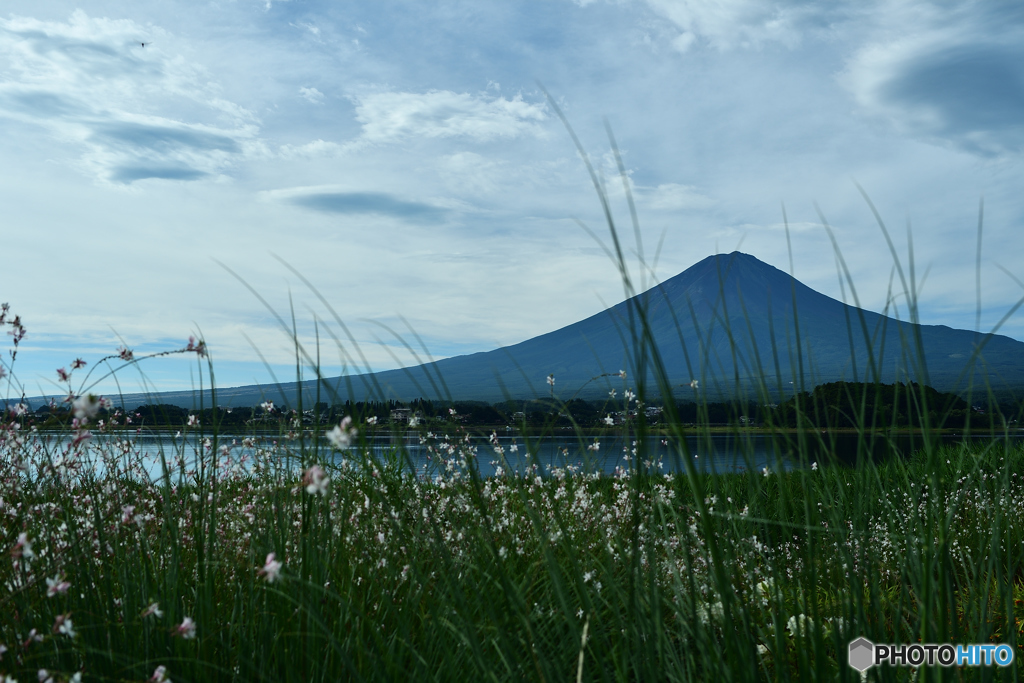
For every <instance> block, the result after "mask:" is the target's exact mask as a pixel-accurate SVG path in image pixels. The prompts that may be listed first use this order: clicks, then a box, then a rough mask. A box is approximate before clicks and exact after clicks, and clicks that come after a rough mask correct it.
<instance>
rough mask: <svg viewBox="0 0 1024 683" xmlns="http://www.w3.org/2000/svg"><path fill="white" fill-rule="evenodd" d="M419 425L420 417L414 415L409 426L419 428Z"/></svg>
mask: <svg viewBox="0 0 1024 683" xmlns="http://www.w3.org/2000/svg"><path fill="white" fill-rule="evenodd" d="M419 424H420V419H419V418H418V417H416V416H415V415H413V416H412V417H410V418H409V426H410V427H418V426H419Z"/></svg>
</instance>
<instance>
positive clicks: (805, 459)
mask: <svg viewBox="0 0 1024 683" xmlns="http://www.w3.org/2000/svg"><path fill="white" fill-rule="evenodd" d="M932 438H933V440H934V443H936V444H941V445H955V444H957V443H962V442H964V441H965V438H964V437H963V436H962V435H952V434H947V435H941V436H935V437H932ZM1009 438H1010V441H1011V442H1013V443H1015V444H1019V443H1021V442H1022V441H1024V434H1020V433H1018V435H1015V436H1012V437H1009ZM985 440H987V441H993V439H992V437H991V436H988V435H984V436H980V435H979V436H972V437H971V438H970V441H972V442H975V443H981V442H983V441H985ZM57 443H60V441H56V440H55V441H53V442H52V443H51V446H50V452H51V453H56V452H57V451H59V450H60V448H55V446H56V444H57ZM366 443H367V446H368V447H369V452H370V453H371V455H372V457H373V458H374V459H376V460H377V461H379V462H380V463H385V462H390V463H398V464H400V465H401V466H402V467H403V468H404V469H407V470H408V469H410V468H413V469H415V470H416V472H417V474H419V475H426V476H435V475H437V474H444V473H451V472H454V471H455V470H457V469H461V468H464V467H465V464H466V461H467V459H468V460H471V461H474V462H475V463H476V466H477V467H478V468H479V471H480V474H481V475H483V476H485V477H486V476H492V475H494V474H496V473H498V472H499V471H505V472H507V471H509V470H514V471H517V472H520V473H524V472H527V471H529V472H535V473H537V474H540V475H542V476H544V475H547V474H548V473H549V472H550V471H551V470H552V469H553V468H567V467H571V468H574V469H578V470H579V471H584V472H600V473H602V474H605V475H611V474H615V473H616V472H622V471H627V470H629V469H631V468H633V467H644V468H647V469H648V471H652V472H665V473H668V472H679V471H683V470H684V469H686V468H687V467H688V466H692V467H694V468H695V469H697V470H700V471H704V472H716V473H727V472H742V471H749V470H754V471H758V472H760V471H764V470H766V469H767V470H768V471H780V470H789V469H793V468H796V467H807V466H810V464H811V463H813V462H818V463H820V464H822V465H824V464H827V463H835V464H839V465H846V466H851V465H854V464H856V462H858V459H860V458H863V457H867V456H870V457H871V458H872V459H873V460H875V461H876V462H878V461H881V460H884V459H885V458H889V457H893V456H894V455H898V456H903V457H906V456H909V455H911V454H913V453H914V452H916V451H919V450H921V449H922V448H923V447H924V445H925V444H924V441H923V437H922V436H921V435H920V434H898V435H884V434H881V433H879V434H875V435H872V436H870V437H868V438H865V439H861V438H859V437H858V436H857V435H856V434H845V433H843V434H829V433H816V432H807V433H805V434H804V435H803V436H802V438H798V437H797V436H796V435H775V436H772V435H767V434H764V433H760V432H739V433H732V434H717V433H716V434H705V435H701V436H687V437H685V438H684V439H683V440H682V441H678V442H677V441H674V440H670V439H663V438H661V437H657V436H655V437H650V438H648V439H647V440H646V441H645V442H644V443H637V442H636V441H634V440H633V439H624V438H623V437H622V436H621V435H618V436H615V437H611V438H609V437H608V436H605V437H593V436H590V437H567V436H547V437H526V438H524V437H522V436H501V437H491V438H486V437H474V438H469V439H467V438H466V437H465V436H462V437H458V438H451V439H448V438H445V437H443V436H436V435H428V436H424V435H421V434H418V433H415V432H408V433H396V434H387V435H375V436H371V437H370V438H369V439H368V440H367V442H366ZM216 447H217V451H218V453H219V457H218V460H219V462H220V466H221V467H236V468H237V467H241V468H243V469H248V468H249V467H251V466H252V463H253V462H255V461H257V460H262V461H264V462H271V463H273V464H274V465H275V466H280V467H284V468H286V469H298V468H299V467H300V466H301V464H302V461H301V458H300V457H299V456H298V450H299V442H297V441H287V440H283V439H275V438H258V439H256V440H255V441H253V440H249V439H244V438H243V437H230V436H227V437H221V438H220V439H219V440H218V443H217V446H216ZM89 448H90V452H91V454H92V457H91V458H89V461H90V462H91V463H92V465H93V466H100V467H104V468H105V466H103V465H102V462H103V460H104V458H103V457H100V456H101V455H102V454H106V459H107V462H108V463H114V462H119V463H122V465H120V466H118V469H121V467H124V466H127V465H128V464H129V463H134V464H135V466H134V469H135V470H136V471H137V472H138V473H140V474H141V472H142V471H144V472H146V473H147V474H148V475H149V476H150V477H154V478H155V477H159V476H161V475H162V473H163V467H164V465H163V462H164V461H165V460H166V462H167V464H168V466H170V467H171V469H172V470H176V471H182V472H186V471H188V470H194V469H196V468H197V467H198V466H199V464H200V463H201V462H203V463H205V466H206V467H208V466H209V463H211V462H212V460H211V457H210V456H211V454H212V453H213V449H214V444H213V443H212V442H210V441H206V442H204V441H203V440H201V439H199V438H198V437H194V436H190V437H186V438H182V437H174V436H171V435H140V436H135V435H132V438H130V439H129V438H127V437H122V436H116V435H97V436H96V437H95V438H94V439H93V442H92V443H91V444H90V447H89ZM161 453H162V454H163V458H161ZM199 454H203V456H204V457H203V458H200V457H199ZM800 454H803V455H802V457H801V455H800ZM318 457H319V458H320V459H322V460H328V461H333V462H335V463H336V464H340V463H341V461H342V460H343V459H346V458H347V459H349V460H357V459H358V458H356V457H355V454H354V453H353V452H351V451H349V452H341V453H339V452H336V451H332V450H331V449H330V447H329V446H328V444H327V443H326V441H324V442H323V443H322V444H321V449H320V453H319V456H318ZM60 462H61V459H60V458H57V464H58V465H59V464H60ZM499 468H500V470H499Z"/></svg>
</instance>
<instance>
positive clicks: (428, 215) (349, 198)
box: [263, 186, 450, 223]
mask: <svg viewBox="0 0 1024 683" xmlns="http://www.w3.org/2000/svg"><path fill="white" fill-rule="evenodd" d="M263 196H264V198H265V199H267V200H270V201H277V202H283V203H285V204H291V205H294V206H300V207H302V208H305V209H312V210H313V211H319V212H321V213H327V214H340V215H374V216H385V217H389V218H396V219H400V220H402V221H408V222H412V223H437V222H440V221H443V220H444V219H445V218H446V217H447V216H448V215H449V213H450V208H449V207H445V206H441V205H439V204H438V203H431V202H426V201H418V200H415V199H411V198H403V197H399V196H397V195H394V194H389V193H387V192H365V191H364V192H360V191H351V190H344V189H339V188H336V187H331V186H321V187H296V188H288V189H283V190H274V191H271V192H267V193H264V195H263Z"/></svg>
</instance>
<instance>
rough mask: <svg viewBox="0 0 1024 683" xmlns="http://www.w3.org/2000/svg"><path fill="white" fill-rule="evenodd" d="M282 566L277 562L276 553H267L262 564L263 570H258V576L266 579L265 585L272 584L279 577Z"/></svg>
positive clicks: (282, 564)
mask: <svg viewBox="0 0 1024 683" xmlns="http://www.w3.org/2000/svg"><path fill="white" fill-rule="evenodd" d="M283 566H284V563H282V562H280V561H279V560H277V555H276V553H269V554H268V555H267V561H266V562H264V563H263V569H260V570H259V575H260V576H265V577H267V583H274V581H276V580H277V579H278V578H279V577H280V575H281V567H283Z"/></svg>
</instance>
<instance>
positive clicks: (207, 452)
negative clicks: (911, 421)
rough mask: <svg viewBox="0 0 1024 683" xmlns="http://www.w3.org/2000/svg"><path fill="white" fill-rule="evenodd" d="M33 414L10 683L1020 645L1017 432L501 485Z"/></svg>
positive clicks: (808, 657)
mask: <svg viewBox="0 0 1024 683" xmlns="http://www.w3.org/2000/svg"><path fill="white" fill-rule="evenodd" d="M16 424H17V422H16V421H15V420H11V421H9V422H8V424H7V429H6V430H5V431H4V435H5V437H4V441H3V445H2V446H0V449H2V450H0V454H2V463H3V468H4V469H3V476H2V484H0V486H2V488H0V499H2V500H3V503H2V506H0V514H2V515H3V520H4V522H3V525H2V529H3V531H2V534H3V535H2V536H0V543H2V544H3V546H2V547H4V548H5V549H6V552H5V555H6V556H7V558H8V559H6V560H4V561H3V563H2V564H0V581H2V585H3V586H4V588H3V593H2V594H0V643H2V644H3V648H5V649H4V653H3V658H2V659H0V672H2V673H4V674H6V675H8V676H12V677H15V678H17V679H19V680H23V681H24V680H36V678H37V676H39V680H43V679H45V678H46V677H50V678H52V679H53V680H55V681H56V680H70V679H72V678H73V677H74V676H75V675H76V674H78V673H79V672H81V675H82V677H83V680H93V679H95V680H138V681H141V680H147V679H151V680H169V679H172V678H173V680H182V681H184V680H224V681H229V680H230V681H251V680H275V681H277V680H296V681H310V680H324V681H334V680H342V679H344V680H391V679H396V678H406V677H408V678H411V679H413V680H508V681H512V680H528V679H529V680H710V679H716V678H719V677H727V678H728V679H729V680H750V681H754V680H775V679H787V680H789V679H796V680H824V679H828V680H835V679H837V678H838V679H839V680H854V679H859V675H858V674H857V672H855V671H854V670H852V669H850V668H849V667H847V666H846V663H845V652H846V647H847V643H848V642H849V641H850V640H852V639H854V638H856V637H859V636H864V637H867V638H868V639H869V640H872V641H873V642H918V641H921V642H962V643H971V642H979V643H985V642H1005V643H1009V644H1011V645H1012V646H1013V647H1015V648H1016V647H1017V644H1018V639H1019V638H1020V637H1021V633H1022V631H1021V629H1022V627H1024V609H1022V608H1021V605H1024V602H1022V601H1024V574H1022V571H1021V569H1022V568H1024V557H1022V555H1024V490H1022V489H1024V481H1022V477H1021V475H1019V474H1018V473H1019V472H1024V451H1022V450H1021V449H1019V448H1013V447H1007V446H1006V445H1005V444H1003V443H995V442H993V443H990V444H988V445H986V446H984V447H979V448H975V449H970V448H966V447H965V448H947V449H941V450H936V451H933V452H931V453H928V454H922V455H920V456H918V457H916V458H914V459H912V460H910V461H904V460H900V459H892V460H889V461H887V462H886V463H884V464H882V465H878V466H876V465H873V464H871V462H870V461H866V462H864V463H863V464H862V465H861V466H859V467H856V468H844V467H838V466H828V465H825V464H821V465H818V464H817V463H814V464H811V463H804V465H805V467H802V468H798V469H795V470H791V471H782V470H781V469H777V470H772V469H768V470H766V471H755V470H753V469H751V470H750V471H748V472H747V473H745V474H729V475H717V476H711V475H706V474H701V473H699V472H696V471H690V472H684V473H681V474H676V475H671V474H670V475H651V474H648V472H647V469H646V468H643V467H639V468H637V467H634V468H632V469H631V470H628V471H624V472H622V473H621V474H620V476H616V477H607V476H597V475H593V474H587V473H585V472H580V471H574V470H571V469H568V470H559V469H554V470H550V471H547V472H540V471H534V472H527V473H525V474H524V475H516V474H510V473H509V472H508V471H505V472H503V473H502V474H500V475H499V476H497V477H492V478H489V479H481V478H479V477H477V476H475V469H474V464H475V462H477V459H478V458H488V459H497V460H499V461H500V460H501V458H502V456H503V454H502V452H501V451H502V450H503V448H504V447H502V446H500V445H499V446H495V447H494V448H493V449H491V450H489V451H488V452H486V453H481V452H475V451H474V449H473V448H472V447H471V446H467V445H466V444H465V442H464V441H463V440H461V439H449V440H445V439H443V438H442V439H436V440H435V441H434V442H433V443H435V444H436V445H435V446H433V455H434V460H433V462H434V467H432V468H431V469H430V471H428V472H426V473H422V472H421V473H420V475H419V476H413V475H412V474H410V473H409V470H408V468H406V467H404V466H403V463H402V461H401V453H399V452H396V453H394V458H392V459H390V460H386V461H375V460H372V459H369V458H368V456H367V455H366V452H365V451H363V450H362V449H361V448H360V446H359V441H358V433H357V432H358V430H359V428H360V427H362V425H358V426H353V425H351V424H345V425H343V426H341V425H339V428H338V430H337V431H333V432H332V434H331V441H330V442H329V443H331V444H332V446H330V447H328V448H326V449H323V450H322V449H321V448H320V447H319V443H320V442H313V443H310V442H307V443H302V439H296V440H295V441H290V442H289V441H284V442H283V443H284V444H285V445H283V446H279V447H277V448H260V447H255V446H254V445H253V444H249V443H236V444H231V443H220V442H218V441H217V439H216V436H215V435H212V436H204V435H203V434H201V433H200V432H199V431H195V432H191V433H186V434H185V435H184V438H183V439H182V441H181V447H180V449H179V450H178V452H176V453H168V454H167V463H166V471H165V474H164V475H163V476H161V477H158V478H155V479H153V480H150V478H149V477H146V476H144V469H143V467H142V464H141V463H140V462H139V459H138V457H137V456H136V455H133V453H135V449H134V447H133V445H132V444H131V443H130V442H126V441H124V440H120V439H117V440H111V441H106V442H104V441H103V440H102V439H100V438H99V437H96V438H95V439H92V440H86V441H83V442H80V443H78V444H74V443H73V442H72V440H71V439H65V440H52V439H51V440H46V439H43V438H41V437H38V436H32V435H31V434H28V435H22V434H20V432H21V430H18V429H15V425H16ZM200 429H201V427H200ZM353 430H355V431H353ZM639 436H640V437H641V439H642V437H643V435H642V433H641V434H640V435H639ZM204 439H206V440H205V441H204ZM349 440H351V441H350V444H348V445H350V448H349V449H348V450H346V451H336V450H335V449H336V448H337V447H339V446H345V445H346V441H349ZM90 442H92V445H91V446H89V445H87V444H90ZM523 447H524V448H525V447H526V446H525V444H524V446H523ZM636 448H637V449H638V453H642V449H643V443H642V441H641V443H638V444H637V446H636ZM335 452H336V453H338V455H337V457H332V455H331V453H335ZM633 462H634V463H635V462H636V460H634V461H633ZM3 648H0V649H3ZM41 671H45V672H46V675H45V676H44V675H43V674H42V673H40V672H41ZM872 672H873V673H872V674H871V675H872V676H873V677H874V676H875V675H876V674H878V673H880V674H882V676H883V677H884V678H890V677H897V678H900V677H902V678H904V679H906V678H907V677H909V675H910V672H911V670H910V669H887V668H886V669H873V670H872ZM922 673H923V672H922ZM942 673H943V671H941V670H939V669H936V670H934V671H931V672H929V674H928V675H929V676H934V675H939V674H942ZM945 673H947V674H949V673H950V672H945ZM971 673H979V674H980V671H974V672H972V671H971V670H963V671H958V672H956V675H968V677H969V675H970V674H971ZM988 673H989V674H995V675H996V676H997V677H999V676H1002V677H1003V679H1004V680H1016V678H1017V669H1016V665H1015V666H1014V667H1012V668H1010V669H1007V670H998V671H989V672H988Z"/></svg>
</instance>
